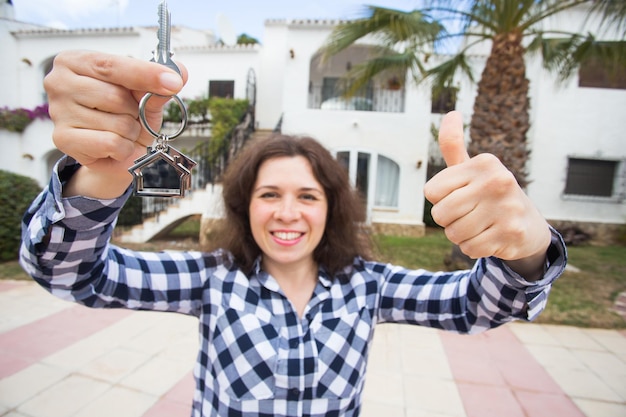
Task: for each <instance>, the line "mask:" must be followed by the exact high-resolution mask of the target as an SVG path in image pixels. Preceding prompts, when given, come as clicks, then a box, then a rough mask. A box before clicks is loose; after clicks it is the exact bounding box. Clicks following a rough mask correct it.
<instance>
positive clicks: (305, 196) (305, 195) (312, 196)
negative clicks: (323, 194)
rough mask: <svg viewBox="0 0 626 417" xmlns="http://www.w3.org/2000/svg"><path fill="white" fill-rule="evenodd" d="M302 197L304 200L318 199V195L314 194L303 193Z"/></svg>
mask: <svg viewBox="0 0 626 417" xmlns="http://www.w3.org/2000/svg"><path fill="white" fill-rule="evenodd" d="M300 198H302V199H303V200H312V201H314V200H317V197H315V196H314V195H313V194H303V195H302V196H301V197H300Z"/></svg>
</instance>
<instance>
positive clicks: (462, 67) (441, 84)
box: [416, 52, 475, 94]
mask: <svg viewBox="0 0 626 417" xmlns="http://www.w3.org/2000/svg"><path fill="white" fill-rule="evenodd" d="M458 73H461V74H463V75H464V76H466V77H467V78H468V79H469V80H470V81H471V82H474V81H475V79H474V74H473V71H472V68H471V66H470V64H469V63H468V62H467V55H466V54H465V53H464V52H461V53H459V54H456V55H454V56H453V57H452V58H450V59H448V60H446V61H444V62H443V63H441V64H439V65H437V66H435V67H433V68H430V69H428V70H427V71H425V72H424V73H423V78H422V79H419V80H416V81H417V82H423V81H426V80H431V83H432V86H433V91H434V92H435V93H436V94H438V93H440V92H441V91H443V90H444V89H446V88H449V87H452V86H453V85H454V81H455V80H456V79H457V74H458Z"/></svg>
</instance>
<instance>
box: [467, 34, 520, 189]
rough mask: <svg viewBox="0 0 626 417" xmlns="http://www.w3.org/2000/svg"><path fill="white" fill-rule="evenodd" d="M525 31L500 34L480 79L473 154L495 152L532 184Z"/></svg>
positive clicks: (510, 168)
mask: <svg viewBox="0 0 626 417" xmlns="http://www.w3.org/2000/svg"><path fill="white" fill-rule="evenodd" d="M524 52H525V51H524V47H523V46H522V36H521V33H515V32H513V33H506V34H501V35H497V36H496V37H495V38H494V40H493V45H492V48H491V54H490V55H489V57H488V59H487V63H486V65H485V69H484V70H483V73H482V75H481V79H480V81H479V82H478V93H477V96H476V101H475V103H474V113H473V115H472V120H471V124H470V137H471V142H470V144H469V146H468V151H469V153H470V155H472V156H473V155H477V154H479V153H484V152H488V153H492V154H494V155H495V156H497V157H498V158H499V159H500V161H502V163H503V164H504V165H505V166H506V167H507V168H508V169H509V170H510V171H511V172H512V173H513V175H515V178H516V179H517V182H518V183H519V184H520V186H521V187H522V188H525V187H526V186H527V185H528V178H527V176H528V174H527V171H526V161H527V160H528V155H529V153H530V151H529V150H528V149H527V142H526V132H528V129H529V127H530V121H529V114H528V111H529V107H530V103H529V98H528V84H529V82H528V80H527V79H526V66H525V63H524Z"/></svg>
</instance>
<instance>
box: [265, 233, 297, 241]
mask: <svg viewBox="0 0 626 417" xmlns="http://www.w3.org/2000/svg"><path fill="white" fill-rule="evenodd" d="M303 235H304V233H300V232H272V236H274V237H275V238H277V239H280V240H286V241H289V240H296V239H298V238H300V237H301V236H303Z"/></svg>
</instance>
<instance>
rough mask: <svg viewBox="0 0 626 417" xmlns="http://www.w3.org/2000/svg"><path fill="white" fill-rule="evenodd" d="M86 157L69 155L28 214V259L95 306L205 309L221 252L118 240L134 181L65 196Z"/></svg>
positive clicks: (59, 286)
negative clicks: (97, 193)
mask: <svg viewBox="0 0 626 417" xmlns="http://www.w3.org/2000/svg"><path fill="white" fill-rule="evenodd" d="M78 167H79V165H78V164H77V163H76V162H75V161H74V160H72V159H71V158H69V157H64V158H63V159H61V160H60V161H59V162H58V163H57V165H56V166H55V169H54V173H53V176H52V179H51V181H50V184H49V185H48V186H47V187H46V188H45V189H44V190H43V191H42V192H41V194H40V195H39V196H38V197H37V198H36V199H35V201H34V202H33V203H32V205H31V206H30V208H29V209H28V211H27V212H26V214H25V215H24V218H23V221H22V245H21V249H20V263H21V265H22V267H23V268H24V270H25V271H26V272H27V273H28V274H30V275H31V276H32V277H33V278H34V279H35V280H36V281H37V282H38V283H39V284H40V285H41V286H43V287H44V288H45V289H47V290H48V291H49V292H51V293H52V294H54V295H56V296H58V297H59V298H62V299H65V300H70V301H75V302H79V303H81V304H84V305H87V306H90V307H126V308H132V309H142V310H143V309H149V310H160V311H177V312H181V313H186V314H193V315H197V314H199V310H200V308H201V299H202V287H203V285H204V282H205V281H206V276H207V267H210V266H216V265H217V264H218V263H220V262H221V259H220V253H215V254H202V253H200V252H160V253H147V252H137V251H131V250H127V249H123V248H119V247H117V246H115V245H112V244H110V238H111V235H112V232H113V228H114V226H115V222H116V220H117V216H118V214H119V211H120V210H121V208H122V206H123V205H124V203H125V201H126V200H127V199H128V197H129V195H130V193H131V189H130V188H129V189H128V190H127V191H126V193H125V194H124V195H123V196H121V197H119V198H117V199H111V200H98V199H91V198H86V197H70V198H62V188H63V184H64V183H65V182H66V181H67V179H69V177H71V175H72V174H73V173H74V172H75V171H76V170H77V169H78Z"/></svg>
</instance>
